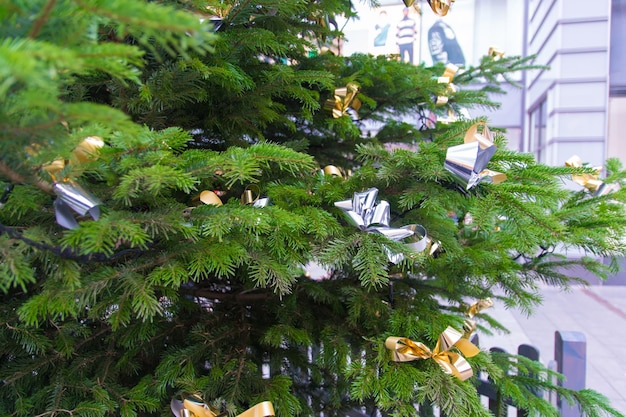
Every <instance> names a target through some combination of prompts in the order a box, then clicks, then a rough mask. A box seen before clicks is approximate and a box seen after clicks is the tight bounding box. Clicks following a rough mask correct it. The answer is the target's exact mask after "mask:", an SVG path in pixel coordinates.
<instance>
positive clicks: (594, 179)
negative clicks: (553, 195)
mask: <svg viewBox="0 0 626 417" xmlns="http://www.w3.org/2000/svg"><path fill="white" fill-rule="evenodd" d="M565 166H567V167H570V168H583V167H588V165H587V164H583V161H582V159H581V158H580V157H579V156H578V155H573V156H572V157H570V158H569V159H568V160H567V161H565ZM593 169H594V170H595V172H594V173H592V174H572V181H574V182H575V183H576V184H579V185H582V186H583V187H585V188H586V189H587V191H589V192H590V193H592V195H593V196H594V197H599V196H602V195H606V194H609V193H612V192H614V191H617V190H619V189H620V188H621V185H620V184H619V183H614V184H607V183H605V182H604V181H602V180H600V179H599V178H600V173H601V172H602V167H593Z"/></svg>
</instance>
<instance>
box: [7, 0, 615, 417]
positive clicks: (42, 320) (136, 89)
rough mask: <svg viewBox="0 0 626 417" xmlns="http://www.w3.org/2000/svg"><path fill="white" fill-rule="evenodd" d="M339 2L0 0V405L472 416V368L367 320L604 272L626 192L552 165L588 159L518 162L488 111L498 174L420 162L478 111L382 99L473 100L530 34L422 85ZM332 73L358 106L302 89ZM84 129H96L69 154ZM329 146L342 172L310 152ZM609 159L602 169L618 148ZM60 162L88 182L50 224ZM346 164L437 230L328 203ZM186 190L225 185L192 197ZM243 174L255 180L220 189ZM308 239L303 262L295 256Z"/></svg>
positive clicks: (514, 298)
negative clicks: (357, 218)
mask: <svg viewBox="0 0 626 417" xmlns="http://www.w3.org/2000/svg"><path fill="white" fill-rule="evenodd" d="M372 3H375V2H372ZM215 15H217V16H221V19H220V20H210V19H209V17H210V16H215ZM337 15H344V16H346V17H348V18H350V17H353V15H354V12H353V10H352V8H351V3H350V1H349V0H316V1H311V0H289V1H276V0H258V1H255V2H252V1H250V0H238V1H235V0H232V1H231V0H163V1H141V0H29V1H20V0H5V1H3V2H2V7H0V22H1V23H0V34H1V37H2V38H1V40H0V102H1V105H0V147H1V152H0V185H1V186H2V189H3V190H5V192H4V193H3V194H2V196H1V197H0V200H1V202H2V206H1V208H0V253H1V258H0V290H1V291H0V300H1V301H0V414H1V415H7V416H38V417H39V416H41V417H43V416H60V415H73V416H118V415H119V416H124V417H130V416H169V415H171V411H170V410H169V402H170V399H171V398H172V397H176V396H179V395H181V394H194V393H199V394H200V395H201V396H202V397H203V398H204V399H205V400H206V401H207V402H210V403H211V404H212V405H215V406H217V407H218V408H219V409H221V410H222V411H225V412H228V413H229V414H235V413H239V412H241V411H243V410H245V409H246V408H248V407H251V406H252V405H254V404H256V403H258V402H260V401H272V402H273V404H274V406H275V409H276V413H277V416H279V417H284V416H292V415H313V414H317V413H320V412H323V413H324V414H325V415H328V416H335V415H337V416H339V415H344V414H345V413H346V412H347V411H348V410H351V409H354V408H359V409H360V408H365V409H366V410H367V412H368V414H370V413H373V412H374V411H375V410H380V411H382V412H383V413H389V414H390V415H397V416H410V415H415V414H416V405H417V407H419V413H420V415H423V416H426V415H428V412H429V411H428V410H431V409H432V406H433V405H434V406H437V407H439V408H440V409H441V410H443V411H444V412H445V413H446V415H449V416H459V417H462V416H472V417H474V416H488V415H490V412H489V411H488V410H486V409H485V408H484V407H483V406H482V405H481V403H480V400H479V398H478V395H477V393H476V388H475V384H474V382H475V379H469V380H467V381H460V380H459V379H457V378H455V377H453V376H451V375H448V374H445V373H444V372H442V370H441V368H440V367H439V366H438V365H437V364H436V363H435V362H434V361H431V360H423V361H415V362H410V363H395V362H392V361H390V357H389V353H388V351H387V350H386V349H385V348H384V341H385V339H386V337H387V336H402V337H408V338H410V339H412V340H416V341H421V342H423V343H424V344H426V345H428V346H431V347H432V346H434V344H435V341H436V339H437V336H438V335H439V334H440V333H441V332H442V331H443V330H444V329H445V328H446V327H447V326H449V325H451V326H453V327H456V328H459V329H460V328H461V327H462V325H463V319H464V317H465V316H464V312H465V309H466V308H467V306H468V304H470V303H472V302H473V301H475V300H477V299H482V298H486V297H492V298H500V299H502V300H504V301H505V302H506V304H507V305H508V306H510V307H512V308H519V309H522V310H524V311H532V309H533V307H534V306H536V305H537V304H538V303H539V302H540V294H539V285H540V284H542V283H548V284H550V285H557V286H561V287H563V288H566V287H568V286H569V285H571V284H572V283H576V282H577V281H578V280H579V279H578V278H577V277H576V276H575V275H573V273H572V269H573V268H574V267H576V268H580V267H582V268H583V269H586V270H588V271H591V272H593V273H595V274H597V275H599V276H606V274H608V273H611V272H613V271H614V269H613V268H614V263H608V264H607V263H605V262H603V261H604V259H615V258H617V257H621V256H623V255H624V251H625V248H624V244H623V241H622V236H623V235H624V228H625V227H626V224H625V223H626V222H625V217H624V208H623V203H624V202H625V201H626V191H624V190H618V191H616V192H613V193H610V194H607V195H603V196H593V195H591V194H590V193H589V192H588V191H587V190H580V191H578V190H576V191H570V190H568V189H566V188H564V186H563V182H564V181H565V180H567V179H568V178H570V176H571V175H572V174H584V173H587V174H590V173H593V172H594V171H593V170H592V169H590V168H566V167H548V166H544V165H541V164H538V163H537V162H535V161H534V160H533V158H532V156H531V155H527V154H520V153H517V152H513V151H508V150H506V136H505V133H503V132H498V133H497V134H496V144H497V146H498V151H497V152H496V154H495V156H494V157H493V159H492V160H491V162H490V164H489V167H490V168H491V169H494V170H498V171H501V172H505V173H506V175H507V177H508V178H507V181H505V182H503V183H501V184H497V185H492V184H484V183H483V184H480V185H479V186H477V187H476V188H473V189H471V190H469V191H465V190H464V189H463V188H461V187H459V186H458V184H457V183H456V182H455V179H454V178H453V177H452V175H451V174H450V173H449V172H448V171H446V170H445V169H444V168H443V163H444V159H445V154H446V150H447V148H448V147H450V146H452V145H456V144H458V143H460V142H461V141H462V137H463V135H464V133H465V131H466V130H467V128H468V127H469V126H470V125H471V124H472V123H473V122H475V121H476V120H459V121H457V122H454V123H451V124H443V123H438V124H437V125H436V127H434V128H432V129H427V130H424V129H420V126H416V125H414V124H413V123H407V122H406V120H409V118H414V117H415V116H416V115H417V114H418V112H419V111H420V110H421V109H428V110H430V111H434V112H438V113H440V116H445V115H446V114H447V112H448V108H452V109H453V110H454V111H460V109H462V108H472V107H476V106H479V107H480V106H483V107H485V106H486V107H493V106H497V103H494V102H493V101H492V100H491V99H490V97H489V96H488V95H487V93H492V92H499V91H500V90H499V86H498V83H499V82H500V80H505V81H507V80H511V79H510V74H511V73H512V72H514V71H520V70H525V69H529V68H534V66H533V64H532V58H521V57H504V58H502V59H499V60H494V59H491V58H489V57H485V58H484V59H483V60H482V62H481V64H480V65H479V66H478V67H475V68H468V69H467V71H465V72H463V73H460V74H459V75H458V76H457V77H456V78H455V80H454V82H455V84H457V85H458V86H459V87H461V90H460V91H459V92H458V93H457V94H455V95H454V96H452V97H451V98H450V102H449V105H448V106H445V107H441V108H436V107H435V106H434V104H433V97H434V96H437V95H442V94H445V93H446V87H447V86H446V85H443V84H440V83H438V82H437V80H436V77H438V76H440V75H441V74H442V72H443V70H444V68H443V67H442V66H435V67H426V66H424V65H420V66H411V65H407V64H404V63H401V62H398V61H397V60H396V59H390V58H389V57H372V56H368V55H354V56H350V57H342V56H337V55H335V54H333V53H331V52H329V48H330V49H331V50H332V46H333V45H334V43H333V42H335V41H336V40H337V38H338V37H339V36H340V32H339V30H338V28H337V27H336V23H335V19H334V16H337ZM476 80H481V81H483V82H484V83H485V84H483V85H484V87H483V88H479V89H476V88H472V89H469V88H467V89H463V86H464V85H468V84H469V83H472V82H475V81H476ZM348 82H356V83H358V84H359V85H360V87H361V89H360V92H359V95H358V98H359V99H360V101H361V102H362V107H361V108H360V109H359V111H358V117H357V115H356V114H355V113H354V112H353V111H349V112H348V113H349V114H347V115H344V116H343V117H339V118H333V117H332V116H331V115H330V113H329V112H328V111H327V110H325V109H324V103H325V102H326V100H328V99H332V98H333V95H334V90H335V88H339V87H344V86H346V84H347V83H348ZM403 120H405V121H403ZM411 120H415V119H411ZM373 124H375V125H376V126H379V127H380V129H376V133H375V134H374V133H370V131H369V130H368V129H369V128H370V127H371V126H372V125H373ZM94 136H97V137H100V138H102V139H103V141H104V144H105V145H104V147H102V149H100V150H99V151H98V152H97V155H94V156H93V157H90V158H86V159H83V160H79V159H77V157H76V156H75V150H76V148H77V147H80V144H81V142H82V141H83V140H84V139H85V138H86V137H94ZM389 143H396V144H404V145H410V150H409V149H406V148H407V147H406V146H405V147H396V148H392V147H389V146H387V144H389ZM53 161H56V162H53ZM53 163H60V164H61V166H60V171H51V170H50V166H51V164H53ZM328 164H334V165H336V166H337V167H339V168H341V169H342V170H343V171H344V172H345V173H348V172H351V175H344V176H343V177H333V176H330V175H324V174H322V173H321V172H320V167H324V166H326V165H328ZM607 172H608V177H607V178H606V181H607V182H613V183H616V182H620V181H622V180H623V179H624V178H625V177H626V172H625V171H623V170H622V168H621V166H620V165H619V163H618V162H617V161H608V162H607ZM64 178H67V179H72V180H73V181H75V182H76V183H78V184H81V185H82V186H83V187H84V188H85V189H87V190H89V192H91V193H92V194H94V195H95V196H97V197H98V198H99V199H100V200H101V201H102V205H101V210H102V214H101V216H100V218H99V219H97V220H93V219H91V218H90V217H89V216H86V215H85V216H80V215H76V216H77V218H78V220H79V223H80V226H79V227H78V228H75V229H71V230H68V229H64V228H62V227H61V226H59V224H57V222H56V219H55V210H54V206H53V204H54V198H55V195H54V187H53V184H54V182H55V181H60V180H61V181H62V180H63V179H64ZM370 187H376V188H378V189H379V191H380V194H379V199H384V200H386V201H388V202H389V203H390V206H391V211H392V212H391V220H392V224H393V226H398V227H399V226H404V225H408V224H420V225H423V226H424V227H425V228H426V229H427V231H428V234H429V236H431V237H432V239H433V240H434V241H436V242H439V243H440V247H439V249H438V250H437V251H435V252H434V253H433V254H430V253H428V252H420V253H412V252H411V251H410V250H409V249H407V247H406V245H405V244H404V243H405V242H396V241H391V240H389V239H387V238H386V237H384V236H382V235H379V234H374V233H366V232H363V231H360V230H358V229H357V228H355V227H354V226H351V225H349V224H348V223H347V222H346V220H345V218H344V217H343V215H342V212H341V210H339V209H338V208H337V207H335V205H334V203H335V202H337V201H340V200H344V199H350V198H351V197H352V195H353V193H354V192H357V191H363V190H365V189H368V188H370ZM204 190H210V191H216V192H217V193H218V194H219V195H220V197H221V199H222V201H223V205H220V206H217V205H209V204H203V203H202V202H201V201H200V199H199V195H200V193H201V192H202V191H204ZM246 190H250V191H252V190H253V191H254V192H257V194H258V195H259V196H260V197H269V199H270V201H271V203H270V204H269V205H266V206H264V207H256V206H253V205H248V204H242V203H241V201H240V196H241V195H242V194H243V193H244V192H245V191H246ZM390 251H391V252H395V253H402V254H403V255H404V259H403V260H402V261H401V262H399V263H398V264H397V265H396V264H393V263H390V262H389V259H388V256H389V253H390ZM566 252H569V253H572V252H576V253H581V254H583V255H584V256H581V257H577V258H575V259H571V258H569V257H566V256H565V255H564V253H566ZM312 261H315V262H318V263H319V264H321V265H323V266H324V267H325V268H328V270H329V271H330V272H329V276H328V277H327V279H324V280H312V279H310V278H309V277H308V275H307V268H308V266H307V265H310V264H309V263H310V262H312ZM479 318H480V319H481V324H484V325H485V326H487V325H489V326H490V327H491V328H492V329H500V328H501V325H499V324H498V323H497V322H495V321H494V320H493V319H491V318H490V317H489V315H488V313H481V314H480V315H479ZM483 328H484V329H485V330H486V329H487V327H483ZM468 361H469V362H470V364H471V365H472V368H473V369H474V371H475V373H478V372H479V371H483V372H487V373H489V375H490V377H491V378H492V379H493V380H494V381H495V382H496V383H497V384H498V385H499V386H500V387H501V390H502V392H503V394H504V395H506V396H508V397H510V398H511V400H512V401H514V402H515V403H516V404H518V405H519V406H520V407H522V408H526V409H528V410H530V411H531V412H534V413H537V414H539V415H546V416H550V415H557V412H556V410H555V409H554V408H553V407H552V406H551V405H550V404H549V403H548V402H546V401H544V400H543V399H540V398H537V397H534V396H532V395H529V392H531V391H532V390H533V389H542V390H552V391H558V392H559V393H560V394H561V395H563V396H564V398H565V399H566V400H568V401H573V402H575V403H578V404H579V405H580V407H581V409H582V410H583V411H584V413H585V415H588V416H602V415H614V416H617V415H619V413H618V412H616V411H615V410H613V409H612V408H611V407H610V406H609V405H608V404H607V402H606V399H605V398H603V397H602V396H601V395H600V394H598V393H595V392H592V391H587V390H584V391H580V392H573V391H569V390H566V389H563V388H561V387H558V386H557V385H554V384H552V383H551V382H550V381H551V378H550V377H551V373H550V372H549V371H548V370H546V369H544V368H543V367H542V366H541V365H539V364H536V363H533V362H528V361H525V360H524V359H523V358H518V357H514V356H509V355H502V354H495V353H488V352H484V351H483V352H481V353H480V354H479V355H478V356H475V357H473V358H469V359H468ZM529 375H540V378H539V379H534V378H530V377H529Z"/></svg>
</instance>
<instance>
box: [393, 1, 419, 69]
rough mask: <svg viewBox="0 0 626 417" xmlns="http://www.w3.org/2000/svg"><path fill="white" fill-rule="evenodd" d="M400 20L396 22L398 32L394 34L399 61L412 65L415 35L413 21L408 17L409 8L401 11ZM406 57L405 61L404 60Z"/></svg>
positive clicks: (415, 30)
mask: <svg viewBox="0 0 626 417" xmlns="http://www.w3.org/2000/svg"><path fill="white" fill-rule="evenodd" d="M402 15H403V17H402V20H400V22H398V32H397V33H396V43H397V44H398V49H399V52H400V60H402V61H404V62H409V63H411V64H412V63H413V42H414V41H415V38H416V35H417V29H416V24H415V20H413V19H411V18H410V17H409V8H408V7H405V8H404V9H403V10H402ZM405 56H407V59H405Z"/></svg>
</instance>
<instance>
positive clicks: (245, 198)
mask: <svg viewBox="0 0 626 417" xmlns="http://www.w3.org/2000/svg"><path fill="white" fill-rule="evenodd" d="M259 196H260V190H259V187H258V186H256V185H254V184H252V185H248V186H247V187H246V189H245V190H243V193H242V194H241V198H240V200H241V204H251V205H253V206H254V207H265V206H267V205H268V204H269V202H270V199H269V198H268V197H263V198H259Z"/></svg>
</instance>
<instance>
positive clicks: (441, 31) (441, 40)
mask: <svg viewBox="0 0 626 417" xmlns="http://www.w3.org/2000/svg"><path fill="white" fill-rule="evenodd" d="M428 49H429V50H430V56H431V57H432V59H433V65H434V64H436V63H438V62H442V63H444V64H448V63H451V64H455V65H459V66H462V65H465V55H463V50H462V49H461V46H460V45H459V42H458V41H457V40H456V35H455V33H454V30H452V28H451V27H450V25H448V24H447V23H444V22H443V21H442V20H438V21H436V22H435V23H434V24H433V25H432V26H431V27H430V29H428Z"/></svg>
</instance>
